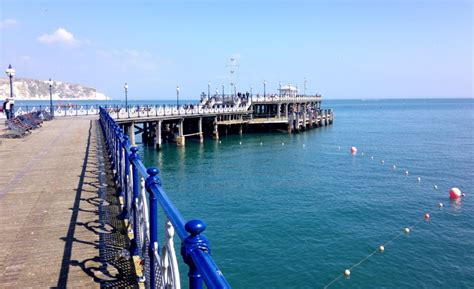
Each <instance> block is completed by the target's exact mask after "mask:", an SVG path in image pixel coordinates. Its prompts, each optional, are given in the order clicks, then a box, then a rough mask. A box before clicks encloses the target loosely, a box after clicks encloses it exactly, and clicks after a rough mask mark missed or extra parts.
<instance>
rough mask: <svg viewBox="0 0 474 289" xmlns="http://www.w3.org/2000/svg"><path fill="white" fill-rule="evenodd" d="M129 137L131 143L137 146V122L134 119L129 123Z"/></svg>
mask: <svg viewBox="0 0 474 289" xmlns="http://www.w3.org/2000/svg"><path fill="white" fill-rule="evenodd" d="M127 131H128V137H129V139H130V144H131V145H132V146H136V142H135V122H133V121H132V123H131V124H130V125H128V129H127Z"/></svg>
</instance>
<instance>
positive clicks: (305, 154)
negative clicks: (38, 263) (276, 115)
mask: <svg viewBox="0 0 474 289" xmlns="http://www.w3.org/2000/svg"><path fill="white" fill-rule="evenodd" d="M323 108H332V109H333V110H334V124H332V125H329V126H327V127H322V128H317V129H312V130H308V131H306V132H301V133H298V134H286V133H258V134H243V135H242V136H240V135H228V136H221V139H220V140H219V141H216V140H212V139H205V141H204V143H203V144H200V143H198V142H197V141H192V140H189V141H188V140H187V142H186V146H185V147H176V145H175V144H165V145H164V146H163V148H162V149H161V150H160V151H159V152H157V151H156V150H155V149H154V148H153V147H152V146H147V145H144V144H142V143H139V145H140V148H141V150H140V153H141V156H142V158H143V162H144V163H145V165H146V166H157V167H159V169H160V176H161V179H162V182H163V186H164V189H165V191H166V193H167V194H168V196H169V197H170V199H171V200H172V201H173V203H174V204H175V206H176V207H177V208H178V209H179V211H180V212H181V213H182V215H183V216H184V218H185V219H186V220H190V219H195V218H198V219H201V220H203V221H204V222H205V223H206V225H207V228H206V230H205V231H204V234H205V236H206V237H207V238H208V239H209V241H210V244H211V253H212V256H213V258H214V259H215V261H216V263H217V264H218V266H219V269H220V270H221V271H222V272H223V274H224V276H225V277H226V278H227V280H228V281H229V283H230V284H231V285H232V287H233V288H417V289H418V288H474V218H473V215H474V99H410V100H408V99H389V100H372V99H371V100H323ZM137 140H138V141H139V142H140V139H139V138H138V139H137ZM351 147H356V148H357V150H358V151H357V154H355V155H352V154H351V151H350V150H351ZM452 187H458V188H459V189H461V191H462V192H463V193H464V194H465V196H464V197H463V198H461V199H460V200H458V201H452V200H450V199H449V190H450V188H452ZM440 204H442V207H440V206H441V205H440ZM426 213H429V215H430V218H429V219H428V220H426V219H425V218H424V216H425V214H426ZM161 220H163V219H161ZM405 228H409V230H410V232H409V233H405V232H404V229H405ZM160 232H161V231H160ZM380 245H383V246H384V248H385V249H384V251H383V252H381V251H380V250H379V246H380ZM176 246H177V248H178V254H179V242H178V241H177V242H176ZM183 266H184V267H183ZM183 266H182V267H181V276H182V277H181V279H182V282H183V283H184V284H183V286H184V287H185V288H186V287H187V281H186V280H187V272H186V267H185V265H183ZM346 269H349V270H350V276H349V277H346V276H344V271H345V270H346Z"/></svg>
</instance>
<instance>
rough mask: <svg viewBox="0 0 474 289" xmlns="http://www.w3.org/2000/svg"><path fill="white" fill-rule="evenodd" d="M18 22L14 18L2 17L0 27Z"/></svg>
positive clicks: (6, 26) (10, 25)
mask: <svg viewBox="0 0 474 289" xmlns="http://www.w3.org/2000/svg"><path fill="white" fill-rule="evenodd" d="M17 24H18V21H16V20H15V19H4V20H2V21H0V29H3V28H8V27H12V26H15V25H17Z"/></svg>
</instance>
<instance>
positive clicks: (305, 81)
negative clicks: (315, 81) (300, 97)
mask: <svg viewBox="0 0 474 289" xmlns="http://www.w3.org/2000/svg"><path fill="white" fill-rule="evenodd" d="M307 82H308V81H307V80H306V77H305V78H304V96H305V97H306V83H307Z"/></svg>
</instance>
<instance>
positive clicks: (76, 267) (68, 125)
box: [0, 116, 135, 288]
mask: <svg viewBox="0 0 474 289" xmlns="http://www.w3.org/2000/svg"><path fill="white" fill-rule="evenodd" d="M0 129H3V124H2V125H0ZM2 134H3V130H2V133H0V232H1V233H0V235H1V238H0V288H99V287H104V288H107V287H110V288H112V287H115V288H117V287H120V288H126V287H134V286H135V285H134V280H135V278H134V275H133V274H132V271H133V270H132V263H131V261H130V260H129V259H127V258H121V257H120V253H121V252H122V249H123V248H126V247H127V246H128V245H129V244H128V242H129V241H128V239H127V237H126V235H125V234H123V232H124V231H125V228H124V227H123V222H122V221H119V220H117V219H116V215H117V214H118V212H119V205H118V202H117V198H116V197H115V196H113V193H114V188H113V182H112V180H111V179H110V176H111V174H109V173H108V172H107V170H108V169H109V167H110V165H109V164H108V160H107V156H106V153H105V149H104V148H103V146H104V144H103V139H102V134H101V132H100V126H99V125H98V122H97V116H92V117H90V116H89V117H66V118H56V119H54V120H52V121H50V122H45V123H44V124H43V127H41V128H39V129H36V130H35V131H33V133H32V134H31V135H28V136H26V137H24V138H22V139H7V138H5V137H2ZM104 173H106V174H104Z"/></svg>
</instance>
